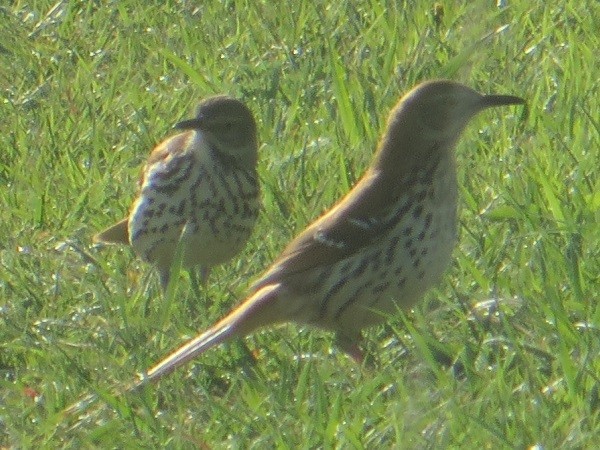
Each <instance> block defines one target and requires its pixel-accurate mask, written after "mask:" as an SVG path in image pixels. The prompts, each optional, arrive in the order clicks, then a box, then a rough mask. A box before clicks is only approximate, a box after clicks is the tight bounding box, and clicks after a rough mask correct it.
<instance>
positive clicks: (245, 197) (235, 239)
mask: <svg viewBox="0 0 600 450" xmlns="http://www.w3.org/2000/svg"><path fill="white" fill-rule="evenodd" d="M175 128H178V129H181V130H185V131H184V132H182V133H180V134H177V135H175V136H173V137H171V138H169V139H167V140H166V141H164V142H162V143H161V144H159V145H158V146H157V147H156V148H155V149H154V150H153V151H152V153H151V155H150V157H149V159H148V161H147V163H146V165H145V167H144V169H143V173H142V176H141V180H140V190H139V193H138V196H137V198H136V200H135V202H134V203H133V206H132V207H131V211H130V213H129V217H127V218H126V219H123V220H121V221H120V222H118V223H116V224H115V225H113V226H111V227H109V228H108V229H106V230H104V231H102V232H101V233H99V234H97V235H96V236H94V240H95V241H97V242H106V243H123V244H131V246H132V247H133V250H134V251H135V253H136V254H137V255H138V256H140V257H141V258H142V259H143V260H144V261H146V262H149V263H151V264H154V265H155V266H156V268H157V269H158V273H159V277H160V284H161V287H162V288H163V290H165V289H166V288H167V286H168V284H169V278H170V273H171V266H172V264H173V261H174V258H175V255H176V252H177V249H178V248H179V247H180V248H181V249H182V260H181V262H182V266H183V267H185V268H192V267H194V266H200V270H201V277H202V281H203V282H205V281H206V278H207V277H208V275H209V272H210V269H211V267H214V266H216V265H218V264H222V263H224V262H226V261H228V260H230V259H231V258H233V257H234V256H235V255H237V254H238V253H239V252H240V251H241V250H242V249H243V247H244V245H245V244H246V242H247V240H248V238H249V237H250V234H251V233H252V229H253V228H254V224H255V223H256V219H257V218H258V214H259V210H260V186H259V180H258V174H257V171H256V165H257V159H258V142H257V136H256V134H257V133H256V122H255V120H254V117H253V115H252V112H251V111H250V109H248V107H247V106H246V105H244V104H243V103H242V102H240V101H239V100H236V99H234V98H231V97H229V96H224V95H222V96H215V97H210V98H208V99H205V100H204V101H202V102H201V103H200V104H199V105H198V107H197V111H196V117H195V118H194V119H190V120H185V121H183V122H180V123H178V124H177V125H175Z"/></svg>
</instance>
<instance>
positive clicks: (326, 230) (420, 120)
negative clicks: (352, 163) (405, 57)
mask: <svg viewBox="0 0 600 450" xmlns="http://www.w3.org/2000/svg"><path fill="white" fill-rule="evenodd" d="M522 103H524V101H523V99H521V98H519V97H514V96H511V95H482V94H479V93H478V92H476V91H474V90H473V89H470V88H468V87H466V86H463V85H461V84H458V83H455V82H451V81H444V80H441V81H431V82H427V83H423V84H420V85H418V86H417V87H415V88H414V89H413V90H411V91H410V92H409V93H408V94H406V95H405V96H404V97H403V98H402V99H401V100H400V101H399V103H398V104H397V105H396V107H395V108H394V109H393V110H392V112H391V114H390V117H389V119H388V124H387V129H386V131H385V133H384V135H383V138H382V139H381V142H380V144H379V148H378V149H377V151H376V153H375V156H374V158H373V161H372V163H371V165H370V167H369V168H368V169H367V171H366V173H365V174H364V176H363V177H362V178H361V180H360V181H359V182H358V183H357V184H356V185H355V186H354V188H353V189H352V190H351V191H350V192H349V193H348V194H347V195H346V196H345V197H344V198H343V199H341V200H340V201H339V202H338V203H337V204H336V205H335V206H333V207H332V208H331V209H330V210H329V211H327V212H326V213H325V214H324V215H323V216H321V217H320V218H319V219H317V220H316V221H315V222H313V223H312V224H311V225H309V226H308V227H307V228H306V229H305V230H304V231H302V232H301V233H300V234H299V235H298V236H297V237H296V238H295V239H293V240H292V241H291V242H290V243H289V244H288V246H287V247H286V248H285V249H284V250H283V252H282V253H281V254H280V255H279V257H278V258H276V259H275V261H274V262H273V264H272V265H271V267H270V268H268V269H267V271H266V272H265V273H264V274H263V275H262V276H261V277H260V278H259V279H258V280H257V281H256V283H255V284H254V285H253V286H252V287H251V289H250V292H249V293H248V297H247V298H246V300H245V301H243V302H242V303H241V305H239V306H238V307H237V308H236V309H234V310H233V311H232V312H230V313H229V314H228V315H227V316H225V317H224V318H223V319H221V320H220V321H219V322H217V323H216V324H214V325H213V326H211V327H210V328H209V329H208V330H206V331H205V332H203V333H201V334H199V335H198V336H197V337H196V338H194V339H192V340H191V341H189V342H188V343H187V344H185V345H184V346H182V347H181V348H180V349H179V350H177V351H175V352H174V353H172V354H171V355H170V356H168V357H167V358H165V359H163V360H162V361H160V362H159V363H158V364H156V365H155V366H154V367H152V368H151V369H150V370H149V371H148V372H147V373H146V374H145V376H144V377H143V378H142V380H141V381H139V382H138V383H137V384H135V385H134V386H133V387H132V388H133V389H135V388H136V387H139V386H141V385H143V384H145V383H147V382H149V381H156V380H158V379H160V378H161V377H163V376H164V375H166V374H167V373H169V372H171V371H172V370H174V369H175V368H177V367H178V366H180V365H181V364H183V363H185V362H186V361H189V360H190V359H191V358H193V357H195V356H197V355H199V354H201V353H203V352H204V351H206V350H207V349H209V348H211V347H213V346H215V345H217V344H219V343H221V342H224V341H227V340H229V339H232V338H234V337H243V336H246V335H247V334H249V333H251V332H252V331H254V330H256V329H258V328H261V327H263V326H266V325H271V324H275V323H279V322H286V321H293V322H296V323H300V324H306V325H312V326H315V327H318V328H322V329H325V330H330V331H333V332H334V333H335V335H336V343H337V345H338V346H339V347H340V348H341V349H342V350H344V351H345V352H346V353H348V354H349V355H351V356H352V357H354V358H355V359H357V360H359V361H360V360H361V359H362V352H361V350H360V341H361V330H362V329H364V328H366V327H369V326H372V325H376V324H379V323H382V322H384V321H385V320H386V317H387V316H389V315H390V314H393V313H395V312H396V311H397V310H398V308H403V309H406V308H410V307H411V306H412V305H414V304H415V302H417V301H418V300H420V299H421V298H422V297H423V295H424V294H425V292H426V291H427V290H428V289H429V288H430V287H431V286H433V285H434V284H435V283H436V282H437V281H439V279H440V278H441V276H442V274H443V272H444V270H445V269H446V267H447V266H448V265H449V263H450V260H451V253H452V249H453V247H454V244H455V242H456V228H457V214H456V209H457V197H458V189H457V181H456V166H455V156H454V147H455V146H456V142H457V140H458V138H459V136H460V134H461V132H462V131H463V129H464V128H465V127H466V125H467V123H468V122H469V120H470V119H471V118H472V117H473V116H475V115H476V114H477V113H478V112H480V111H482V110H484V109H487V108H490V107H496V106H504V105H515V104H522Z"/></svg>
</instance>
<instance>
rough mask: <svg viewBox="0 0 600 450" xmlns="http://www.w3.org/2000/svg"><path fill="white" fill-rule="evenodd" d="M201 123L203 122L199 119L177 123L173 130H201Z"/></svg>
mask: <svg viewBox="0 0 600 450" xmlns="http://www.w3.org/2000/svg"><path fill="white" fill-rule="evenodd" d="M203 123H204V121H203V120H202V119H201V118H199V117H196V118H195V119H189V120H183V121H181V122H178V123H176V124H175V125H174V126H173V128H177V129H178V130H197V129H199V128H202V124H203Z"/></svg>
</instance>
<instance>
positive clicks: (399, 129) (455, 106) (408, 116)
mask: <svg viewBox="0 0 600 450" xmlns="http://www.w3.org/2000/svg"><path fill="white" fill-rule="evenodd" d="M523 103H525V101H524V100H523V99H522V98H519V97H515V96H512V95H482V94H480V93H479V92H477V91H475V90H473V89H471V88H469V87H467V86H464V85H462V84H460V83H456V82H454V81H448V80H436V81H428V82H425V83H421V84H419V85H418V86H416V87H415V88H414V89H412V90H411V91H410V92H408V93H407V94H406V95H405V96H404V97H402V98H401V99H400V101H399V102H398V104H397V105H396V107H395V108H394V109H393V110H392V112H391V114H390V117H389V120H388V126H387V130H386V133H385V134H384V138H383V141H382V142H381V145H380V148H379V154H378V157H377V158H376V161H379V163H381V164H385V165H389V164H390V162H392V161H394V160H398V158H400V161H403V162H405V163H406V164H408V165H410V161H413V160H414V161H416V160H419V159H420V158H421V157H422V156H423V155H421V154H420V152H427V151H430V149H431V148H436V149H438V151H450V150H452V149H453V148H454V145H455V143H456V141H457V139H458V137H459V136H460V133H461V132H462V131H463V129H464V128H465V126H466V125H467V123H468V122H469V120H470V119H471V118H472V117H473V116H474V115H475V114H477V113H478V112H480V111H482V110H484V109H486V108H490V107H494V106H503V105H515V104H523Z"/></svg>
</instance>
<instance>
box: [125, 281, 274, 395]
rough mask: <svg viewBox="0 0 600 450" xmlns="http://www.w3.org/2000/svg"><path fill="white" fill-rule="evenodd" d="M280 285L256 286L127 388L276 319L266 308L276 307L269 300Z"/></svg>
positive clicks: (162, 373)
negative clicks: (216, 320) (257, 288)
mask: <svg viewBox="0 0 600 450" xmlns="http://www.w3.org/2000/svg"><path fill="white" fill-rule="evenodd" d="M280 286H281V284H271V285H268V286H265V287H264V288H262V289H260V290H259V291H258V292H256V293H255V294H254V295H252V296H251V297H250V298H248V299H247V300H246V301H245V302H243V303H242V304H241V305H240V306H239V307H237V308H236V309H234V310H233V311H232V312H231V313H229V314H228V315H227V316H226V317H224V318H223V319H221V320H220V321H219V322H217V323H216V324H215V325H213V326H212V327H210V328H209V329H208V330H206V331H205V332H203V333H201V334H199V335H198V336H196V337H195V338H194V339H192V340H191V341H189V342H188V343H186V344H184V345H183V346H182V347H180V348H179V349H178V350H176V351H175V352H173V353H171V354H170V355H169V356H167V357H166V358H165V359H163V360H162V361H160V362H159V363H157V364H156V365H154V366H153V367H151V368H150V369H149V370H148V372H147V373H145V374H143V375H142V378H141V380H140V381H139V382H137V383H136V384H135V385H133V386H132V387H131V390H135V389H137V388H139V387H141V386H143V385H145V384H147V383H151V382H156V381H158V380H160V379H161V378H162V377H164V376H165V375H168V374H169V373H171V372H173V371H174V370H175V369H177V368H178V367H180V366H181V365H183V364H185V363H187V362H188V361H190V360H192V359H194V358H196V357H197V356H199V355H201V354H202V353H204V352H205V351H207V350H209V349H210V348H212V347H215V346H217V345H219V344H221V343H223V342H226V341H228V340H230V339H232V338H234V337H242V336H246V335H248V334H249V333H251V332H252V331H254V330H256V329H258V328H260V327H262V326H265V325H269V324H272V323H275V322H278V321H279V320H280V318H278V317H276V316H274V315H273V314H272V313H270V311H273V310H277V308H273V305H272V302H273V301H274V300H275V299H276V298H277V294H278V290H279V288H280Z"/></svg>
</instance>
